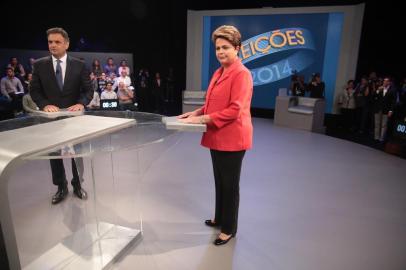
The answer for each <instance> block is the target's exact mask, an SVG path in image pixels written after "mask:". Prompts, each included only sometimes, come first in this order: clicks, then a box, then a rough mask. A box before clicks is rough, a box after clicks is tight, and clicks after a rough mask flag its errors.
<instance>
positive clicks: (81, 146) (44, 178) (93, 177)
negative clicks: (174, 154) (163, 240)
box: [0, 111, 178, 269]
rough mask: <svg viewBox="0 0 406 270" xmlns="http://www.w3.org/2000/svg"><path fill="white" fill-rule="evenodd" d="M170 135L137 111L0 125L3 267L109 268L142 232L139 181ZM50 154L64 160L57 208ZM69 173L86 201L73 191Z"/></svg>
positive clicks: (158, 119) (154, 118)
mask: <svg viewBox="0 0 406 270" xmlns="http://www.w3.org/2000/svg"><path fill="white" fill-rule="evenodd" d="M177 134H178V133H177V131H176V130H171V129H167V128H166V126H165V124H164V123H163V121H162V116H160V115H156V114H148V113H138V112H118V111H94V112H85V113H84V114H83V115H81V116H69V115H65V116H58V117H56V118H47V117H44V116H40V115H34V116H28V117H24V118H20V119H15V120H8V121H2V122H0V224H1V229H2V233H3V238H4V244H5V247H6V252H7V257H8V262H9V265H10V269H105V268H107V267H108V266H110V265H111V263H112V262H114V260H115V259H117V258H118V257H119V256H120V255H121V254H122V253H123V252H125V250H126V249H127V248H128V247H130V246H131V244H133V243H135V242H136V241H137V239H139V238H140V237H141V235H142V209H143V207H142V200H141V199H140V197H141V195H142V194H141V185H142V181H143V180H145V179H144V176H145V173H146V172H147V171H148V170H149V169H151V168H153V169H159V168H155V167H154V162H155V161H156V160H158V159H159V157H160V155H161V154H162V153H164V152H165V151H167V150H168V149H169V148H170V147H171V146H173V145H174V144H176V142H177V139H178V136H177ZM50 159H62V160H63V163H64V167H65V172H66V179H67V181H68V188H69V194H68V196H67V197H66V198H65V199H64V200H63V201H62V202H60V203H59V204H56V205H52V204H51V197H52V196H53V194H54V193H55V192H56V190H57V186H55V185H53V184H52V176H51V170H50V164H49V163H50V162H49V160H50ZM72 161H75V162H74V164H75V165H76V166H72V164H73V163H72ZM72 167H73V170H72V169H71V168H72ZM73 173H77V174H78V175H79V178H80V181H81V185H82V187H83V188H84V189H85V190H86V191H87V193H88V197H87V200H80V199H79V198H77V197H75V196H74V195H73V192H72V186H71V185H70V180H71V179H72V175H73ZM162 175H163V177H165V175H164V172H162Z"/></svg>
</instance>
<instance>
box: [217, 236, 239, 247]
mask: <svg viewBox="0 0 406 270" xmlns="http://www.w3.org/2000/svg"><path fill="white" fill-rule="evenodd" d="M234 236H235V235H234V234H232V235H230V237H229V238H228V239H226V240H222V239H220V237H218V238H217V239H216V240H214V242H213V244H214V245H216V246H221V245H224V244H227V242H228V241H230V239H231V238H233V237H234Z"/></svg>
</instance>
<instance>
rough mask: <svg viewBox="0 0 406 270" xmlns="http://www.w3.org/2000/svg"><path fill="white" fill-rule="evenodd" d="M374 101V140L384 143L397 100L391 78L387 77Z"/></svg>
mask: <svg viewBox="0 0 406 270" xmlns="http://www.w3.org/2000/svg"><path fill="white" fill-rule="evenodd" d="M373 99H374V113H375V135H374V139H375V140H377V141H378V140H379V141H380V142H383V141H384V140H385V137H386V131H387V128H388V120H389V118H390V117H391V116H392V114H393V109H394V108H395V105H396V99H397V95H396V89H395V88H394V87H393V85H392V81H391V79H390V78H389V77H386V78H385V79H384V80H383V85H382V86H380V87H379V88H378V89H377V90H376V91H375V92H374V93H373Z"/></svg>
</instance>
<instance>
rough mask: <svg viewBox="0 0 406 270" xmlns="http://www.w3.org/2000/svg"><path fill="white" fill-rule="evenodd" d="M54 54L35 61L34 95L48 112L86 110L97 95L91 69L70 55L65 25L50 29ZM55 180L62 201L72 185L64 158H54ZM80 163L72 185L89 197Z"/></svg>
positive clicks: (54, 199) (78, 193)
mask: <svg viewBox="0 0 406 270" xmlns="http://www.w3.org/2000/svg"><path fill="white" fill-rule="evenodd" d="M47 36H48V48H49V51H50V53H51V55H50V56H47V57H44V58H41V59H38V60H37V61H36V62H35V63H34V72H33V76H32V81H31V92H30V94H31V97H32V99H33V100H34V102H35V103H36V104H37V105H38V107H39V108H40V109H41V110H43V111H45V112H58V111H59V110H60V109H67V110H68V111H82V110H84V108H85V106H86V104H88V103H89V102H90V100H91V99H92V97H93V90H92V87H91V83H90V78H89V72H88V71H87V70H86V67H85V64H84V63H83V62H82V61H80V60H79V59H76V58H73V57H70V56H68V55H67V54H66V50H67V49H68V47H69V36H68V33H66V31H65V30H63V29H62V28H51V29H48V31H47ZM50 162H51V171H52V181H53V183H54V185H57V186H58V191H57V192H56V194H55V195H54V196H53V197H52V204H57V203H59V202H61V201H62V200H63V199H64V198H65V197H66V195H67V194H68V186H67V181H66V176H65V169H64V166H63V160H62V159H51V161H50ZM76 168H77V166H76V164H75V161H74V160H73V159H72V173H73V179H72V182H71V183H72V186H73V192H74V194H75V195H76V196H77V197H78V198H80V199H86V198H87V194H86V191H84V190H83V189H82V187H81V185H80V179H79V175H78V172H77V169H76Z"/></svg>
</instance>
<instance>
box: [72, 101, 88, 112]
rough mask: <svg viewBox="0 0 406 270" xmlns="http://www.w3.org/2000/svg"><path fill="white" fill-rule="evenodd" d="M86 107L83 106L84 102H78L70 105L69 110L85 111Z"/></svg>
mask: <svg viewBox="0 0 406 270" xmlns="http://www.w3.org/2000/svg"><path fill="white" fill-rule="evenodd" d="M84 109H85V106H83V104H80V103H78V104H75V105H73V106H70V107H69V108H68V111H70V112H76V111H83V110H84Z"/></svg>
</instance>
